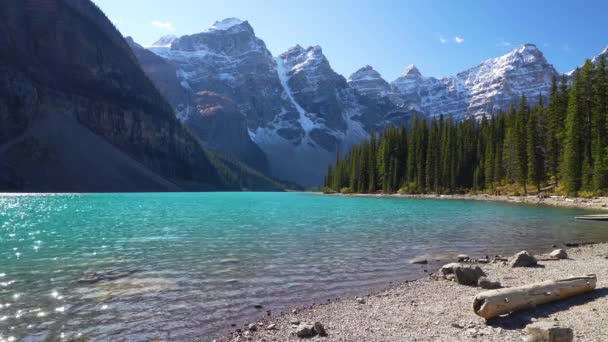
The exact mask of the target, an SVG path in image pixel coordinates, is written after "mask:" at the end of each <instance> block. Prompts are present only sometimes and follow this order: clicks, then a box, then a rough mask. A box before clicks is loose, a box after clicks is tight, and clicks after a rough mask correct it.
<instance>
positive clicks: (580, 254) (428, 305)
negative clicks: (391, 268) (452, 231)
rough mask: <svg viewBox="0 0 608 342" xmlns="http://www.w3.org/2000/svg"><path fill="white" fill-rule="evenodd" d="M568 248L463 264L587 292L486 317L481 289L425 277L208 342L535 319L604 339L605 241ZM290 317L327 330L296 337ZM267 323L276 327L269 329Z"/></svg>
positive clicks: (483, 327)
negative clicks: (586, 282)
mask: <svg viewBox="0 0 608 342" xmlns="http://www.w3.org/2000/svg"><path fill="white" fill-rule="evenodd" d="M607 229H608V226H607ZM567 252H568V257H569V258H568V259H564V260H548V257H547V255H541V256H540V257H539V265H540V267H533V268H511V267H510V266H509V265H505V264H504V263H502V262H496V263H492V262H491V263H488V264H485V263H484V264H477V263H475V262H472V263H469V264H471V265H478V266H480V267H481V268H482V269H483V270H484V271H485V273H487V275H488V277H489V278H491V279H495V280H498V281H500V282H501V283H502V285H503V286H505V287H512V286H519V285H524V284H529V283H535V282H540V281H545V280H551V279H560V278H565V277H568V276H580V275H587V274H596V275H597V287H596V289H595V290H594V291H593V292H591V293H588V294H584V295H579V296H575V297H573V298H569V299H565V300H562V301H559V302H554V303H549V304H545V305H541V306H538V307H536V308H534V309H528V310H524V311H520V312H516V313H513V314H511V315H509V316H507V317H501V318H498V319H494V320H491V321H488V322H486V321H485V320H484V319H483V318H480V317H478V316H477V315H475V313H474V312H473V309H472V299H473V297H474V296H475V294H477V293H479V292H481V291H484V290H482V289H480V288H478V287H470V286H464V285H459V284H457V283H456V282H452V281H448V280H445V279H440V278H439V277H437V276H436V275H430V276H428V277H425V278H422V279H419V280H415V281H411V282H403V283H401V284H398V285H394V286H392V287H390V288H388V289H386V290H384V291H381V292H379V293H375V294H370V295H368V296H365V297H363V300H356V299H355V298H345V299H341V300H337V301H333V302H327V303H323V304H316V305H311V306H309V307H306V308H295V311H293V312H292V313H288V314H282V315H278V316H272V317H268V318H267V320H264V321H259V322H253V323H254V324H255V325H256V328H254V329H251V330H255V331H248V330H249V329H248V328H247V326H243V327H235V328H234V329H236V328H239V330H238V332H237V331H236V330H235V331H234V332H233V333H231V334H229V335H225V336H223V337H219V338H216V339H215V340H214V341H218V342H219V341H260V342H261V341H267V342H268V341H522V338H524V336H525V334H524V331H523V329H524V328H525V326H526V325H528V324H530V323H533V322H536V321H552V322H559V324H560V325H561V326H563V327H569V328H572V330H573V331H574V341H598V342H600V341H608V324H607V322H608V243H602V244H594V245H584V246H579V247H575V248H571V249H569V250H568V251H567ZM472 257H479V256H472ZM436 271H437V270H434V269H429V272H435V273H437V272H436ZM291 309H294V308H291ZM294 321H299V322H311V323H312V322H317V321H318V322H320V323H322V324H323V325H324V327H325V329H326V331H327V334H328V336H326V337H320V336H316V337H313V338H308V339H302V338H299V337H297V336H295V335H294V334H293V331H294V330H293V328H292V322H294ZM271 324H273V325H274V327H275V329H272V330H268V327H269V326H270V325H271ZM209 340H211V339H209Z"/></svg>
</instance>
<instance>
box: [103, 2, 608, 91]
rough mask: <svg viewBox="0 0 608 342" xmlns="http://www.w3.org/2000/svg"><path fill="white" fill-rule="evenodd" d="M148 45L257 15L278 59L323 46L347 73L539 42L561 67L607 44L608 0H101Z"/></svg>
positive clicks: (387, 71)
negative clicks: (292, 50) (294, 51)
mask: <svg viewBox="0 0 608 342" xmlns="http://www.w3.org/2000/svg"><path fill="white" fill-rule="evenodd" d="M94 2H95V3H97V4H98V5H99V6H100V7H101V9H102V10H104V12H105V13H106V14H107V15H108V17H109V18H110V19H111V20H112V21H113V22H114V23H115V24H116V26H117V27H118V28H119V29H120V30H121V32H122V33H123V34H124V35H125V36H127V35H130V36H133V37H134V39H135V40H136V41H137V42H139V43H140V44H142V45H149V44H151V43H152V42H154V41H155V40H156V39H157V38H159V37H160V36H163V35H166V34H175V35H178V36H180V35H185V34H193V33H197V32H201V31H204V30H206V29H207V28H208V27H210V26H211V25H212V24H213V23H214V22H215V21H217V20H221V19H224V18H228V17H237V18H240V19H243V20H248V21H249V23H250V24H251V26H252V27H253V28H254V30H255V32H256V35H257V36H258V37H260V38H261V39H262V40H264V41H265V42H266V45H267V46H268V48H269V50H270V51H271V52H272V53H273V55H278V54H280V53H281V52H283V51H285V50H286V49H288V48H289V47H291V46H293V45H295V44H300V45H302V46H309V45H320V46H322V47H323V51H324V53H325V55H326V56H327V58H328V59H329V61H330V63H331V65H332V67H333V68H334V70H336V71H337V72H338V73H341V74H342V75H344V76H345V77H348V76H349V75H350V74H351V73H352V72H354V71H356V70H357V69H358V68H360V67H362V66H364V65H366V64H369V65H371V66H373V67H374V68H375V69H376V70H378V71H379V72H380V73H381V74H382V76H383V77H384V78H385V79H387V80H388V81H392V80H394V79H395V78H397V77H398V76H399V75H400V74H401V73H402V71H403V69H404V68H405V67H406V66H407V65H409V64H415V65H416V66H417V67H418V68H419V69H420V71H421V72H422V74H423V75H425V76H446V75H452V74H455V73H457V72H459V71H462V70H464V69H466V68H469V67H472V66H475V65H477V64H478V63H479V62H481V61H482V60H485V59H487V58H491V57H496V56H499V55H502V54H504V53H506V52H508V51H510V50H512V49H513V48H515V47H516V46H517V45H520V44H524V43H534V44H536V45H537V46H538V48H540V49H541V50H542V51H543V52H544V54H545V56H546V57H547V59H548V61H549V62H550V63H552V64H553V65H554V66H555V67H556V69H557V70H558V71H560V72H565V71H569V70H571V69H573V68H574V67H576V66H578V65H580V64H582V63H583V62H584V60H585V58H590V57H593V56H594V55H596V54H598V53H599V52H600V51H602V50H603V49H604V48H605V47H606V46H608V25H607V24H606V23H607V20H606V18H607V17H606V15H607V13H608V1H605V0H603V1H580V0H579V1H574V0H572V1H559V0H553V1H548V0H534V1H531V0H509V1H495V0H485V1H484V0H478V1H472V0H462V1H450V0H441V1H440V0H420V1H406V0H376V1H373V0H306V1H295V0H294V1H292V0H212V1H208V0H94Z"/></svg>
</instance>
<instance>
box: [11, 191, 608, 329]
mask: <svg viewBox="0 0 608 342" xmlns="http://www.w3.org/2000/svg"><path fill="white" fill-rule="evenodd" d="M580 213H589V212H588V211H582V210H570V209H558V208H550V207H541V206H527V205H512V204H502V203H490V202H476V201H457V200H432V199H398V198H349V197H330V196H320V195H315V194H304V193H197V194H193V193H187V194H186V193H173V194H83V195H68V194H62V195H1V194H0V260H2V261H1V262H0V340H1V341H5V340H9V338H11V337H12V338H14V339H15V340H24V341H39V340H45V339H47V340H60V339H61V338H62V337H63V338H64V339H65V340H70V339H75V338H76V339H77V338H79V337H80V338H82V339H83V340H112V341H121V340H129V341H143V340H149V339H160V340H179V341H183V340H190V339H193V338H195V337H201V336H209V335H210V334H214V333H217V332H219V331H222V330H224V329H228V328H230V324H231V323H233V322H234V323H239V324H242V323H243V322H244V319H246V318H247V317H252V316H255V315H265V312H266V310H268V309H271V310H273V312H274V313H276V312H277V311H278V310H280V309H283V310H286V309H288V307H289V306H290V305H293V304H309V303H311V302H313V301H317V302H319V301H321V300H325V299H327V298H335V297H338V296H344V295H352V294H355V293H364V292H365V291H366V290H369V289H372V288H378V287H381V286H383V285H385V284H386V283H387V282H388V281H393V280H403V279H408V278H415V277H418V276H420V275H421V274H423V269H424V268H425V267H428V269H430V270H434V268H435V267H437V266H438V265H439V263H436V262H431V264H430V265H428V266H420V265H411V264H409V263H408V260H409V259H411V258H413V257H416V256H420V255H428V256H429V258H431V259H433V260H435V259H443V260H446V259H448V258H449V256H450V255H452V256H453V255H454V254H458V253H462V252H464V253H468V254H469V255H471V256H480V255H485V254H494V253H505V254H506V253H513V252H516V251H519V250H521V249H529V250H533V251H540V250H547V249H550V246H551V245H552V244H554V243H555V244H557V243H561V242H564V241H570V240H603V241H607V240H608V225H607V224H606V223H602V222H577V221H574V219H573V217H574V216H575V215H577V214H580ZM117 269H118V270H133V271H137V272H136V273H133V274H132V275H130V276H128V277H125V278H122V279H116V280H111V281H101V282H98V283H95V284H83V283H79V282H78V279H79V278H80V277H82V274H83V272H91V271H97V272H100V271H101V272H103V271H108V270H117ZM256 305H262V307H263V308H262V309H258V308H256V307H255V306H256Z"/></svg>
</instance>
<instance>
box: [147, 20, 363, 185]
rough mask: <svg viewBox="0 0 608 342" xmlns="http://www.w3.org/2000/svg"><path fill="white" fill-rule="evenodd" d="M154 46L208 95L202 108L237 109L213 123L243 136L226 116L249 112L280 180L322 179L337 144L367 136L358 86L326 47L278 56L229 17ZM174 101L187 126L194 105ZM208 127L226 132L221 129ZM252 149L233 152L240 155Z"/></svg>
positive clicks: (246, 116)
mask: <svg viewBox="0 0 608 342" xmlns="http://www.w3.org/2000/svg"><path fill="white" fill-rule="evenodd" d="M168 41H171V43H170V45H169V44H168V43H167V42H168ZM149 50H150V51H152V52H154V53H155V54H157V55H158V56H160V57H162V58H164V59H165V60H166V61H167V62H168V63H170V64H171V65H172V66H174V67H175V68H176V70H177V71H176V75H177V77H178V79H179V84H180V86H181V87H182V88H184V89H188V90H189V91H191V93H192V94H195V95H196V94H202V95H201V96H202V97H201V99H204V100H205V103H204V104H202V106H200V103H199V107H205V108H212V107H214V105H215V104H218V106H221V107H222V108H224V109H226V108H231V112H232V115H222V118H220V119H219V120H218V121H216V122H215V123H214V124H212V126H213V125H217V127H232V128H233V130H231V131H230V132H231V133H228V135H234V136H237V135H238V136H241V135H240V133H239V134H237V131H238V130H237V125H235V124H227V123H226V120H233V121H234V122H236V120H237V116H238V117H242V118H243V120H244V122H245V125H246V129H247V133H248V135H249V137H250V139H251V141H253V142H254V143H255V144H256V145H257V146H259V148H261V149H262V151H263V152H264V154H265V155H266V156H267V157H268V161H269V165H270V173H271V174H272V175H273V176H275V177H278V178H280V179H287V180H290V181H294V182H298V183H300V184H305V185H315V184H318V182H319V181H320V179H321V177H322V174H323V170H324V169H325V166H326V165H327V164H328V163H329V162H331V160H333V159H334V158H335V151H336V149H337V148H340V149H342V150H345V149H346V148H347V147H348V146H346V145H347V144H349V141H359V139H360V137H365V136H366V135H367V133H366V132H365V130H364V129H363V128H361V127H360V125H359V124H358V123H357V122H354V121H352V120H350V119H351V117H353V116H355V115H357V114H358V113H359V111H358V104H357V103H356V99H354V97H355V93H354V91H352V90H351V89H350V88H348V86H347V84H346V81H345V80H344V78H343V77H342V76H340V75H338V74H336V73H335V72H333V70H331V67H330V66H329V63H328V61H327V60H326V59H325V57H324V56H323V55H322V52H321V50H320V48H318V47H314V48H309V49H303V48H299V49H297V50H293V51H291V52H289V51H288V52H287V53H286V54H283V55H282V56H281V57H277V58H274V57H273V56H272V55H271V53H270V52H269V51H268V49H267V48H266V45H265V44H264V42H263V41H262V40H261V39H259V38H258V37H256V36H255V32H254V31H253V28H252V27H251V26H250V25H249V23H248V22H246V21H241V20H238V19H235V18H229V19H225V20H223V21H220V22H217V23H216V24H215V25H213V26H212V27H211V28H210V29H209V30H207V31H205V32H201V33H197V34H194V35H189V36H183V37H180V38H177V39H173V38H170V39H168V38H164V39H161V40H159V42H157V43H155V44H154V45H153V46H152V47H150V48H149ZM290 53H292V54H290ZM144 69H147V68H146V67H145V66H144ZM148 74H149V75H150V77H151V78H152V79H154V76H153V75H152V73H150V72H148ZM205 94H206V95H209V94H213V96H205ZM227 103H230V104H233V105H234V106H232V105H228V106H227V105H226V104H227ZM172 105H173V107H174V108H176V110H177V111H178V113H180V114H179V116H180V119H182V120H183V121H184V122H185V123H186V124H188V122H189V120H190V118H191V117H193V116H194V113H195V112H196V110H189V111H180V110H179V109H180V108H189V107H192V106H191V105H189V104H188V103H187V101H185V100H184V101H181V103H172ZM197 108H198V107H197ZM237 114H238V115H237ZM353 122H354V124H353ZM188 126H189V127H191V128H192V127H195V126H196V127H198V128H201V127H202V126H201V125H190V124H188ZM207 132H208V133H209V134H211V135H212V136H220V133H218V132H217V130H215V131H214V130H213V128H209V129H208V130H207ZM225 132H227V131H224V132H222V134H224V133H225ZM353 135H358V136H357V137H353ZM240 141H245V139H240ZM218 145H219V144H218ZM239 148H241V149H242V148H245V146H244V145H241V146H240V147H239ZM245 154H250V153H240V154H238V153H232V155H234V156H236V157H237V158H239V159H240V160H245V159H244V158H243V155H245ZM250 165H251V164H250Z"/></svg>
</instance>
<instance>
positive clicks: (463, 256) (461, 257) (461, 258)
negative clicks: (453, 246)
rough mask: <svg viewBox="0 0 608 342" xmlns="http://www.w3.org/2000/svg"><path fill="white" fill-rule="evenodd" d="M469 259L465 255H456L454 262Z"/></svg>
mask: <svg viewBox="0 0 608 342" xmlns="http://www.w3.org/2000/svg"><path fill="white" fill-rule="evenodd" d="M469 259H470V258H469V256H468V255H466V254H458V256H457V257H456V260H458V261H467V260H469Z"/></svg>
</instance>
